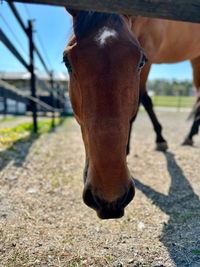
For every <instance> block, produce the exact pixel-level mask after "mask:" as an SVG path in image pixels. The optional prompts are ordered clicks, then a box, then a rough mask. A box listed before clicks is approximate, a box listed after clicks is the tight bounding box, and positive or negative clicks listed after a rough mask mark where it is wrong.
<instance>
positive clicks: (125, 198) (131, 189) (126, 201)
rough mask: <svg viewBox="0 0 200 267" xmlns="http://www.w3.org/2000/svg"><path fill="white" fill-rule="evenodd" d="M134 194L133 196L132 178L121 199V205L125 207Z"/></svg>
mask: <svg viewBox="0 0 200 267" xmlns="http://www.w3.org/2000/svg"><path fill="white" fill-rule="evenodd" d="M134 196H135V185H134V182H133V180H132V181H131V183H130V187H129V190H128V192H127V193H126V195H125V196H124V197H123V199H122V201H121V205H122V206H123V207H126V206H127V205H128V204H129V203H130V202H131V200H132V199H133V198H134Z"/></svg>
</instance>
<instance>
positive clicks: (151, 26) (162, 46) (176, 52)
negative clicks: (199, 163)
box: [128, 17, 200, 150]
mask: <svg viewBox="0 0 200 267" xmlns="http://www.w3.org/2000/svg"><path fill="white" fill-rule="evenodd" d="M130 21H131V23H132V26H131V30H132V32H134V34H135V35H136V37H137V39H138V41H139V42H140V44H141V46H142V47H143V49H144V51H145V53H146V54H147V58H148V63H147V64H146V65H145V67H144V68H143V70H142V72H141V81H140V101H141V103H142V104H143V105H144V107H145V109H146V111H147V113H148V114H149V117H150V119H151V121H152V123H153V126H154V130H155V132H156V143H157V149H158V150H166V149H167V142H166V141H165V139H164V138H163V136H162V133H161V131H162V127H161V125H160V123H159V122H158V119H157V117H156V115H155V113H154V110H153V105H152V101H151V99H150V97H149V96H148V94H147V91H146V81H147V78H148V74H149V71H150V67H151V64H152V63H157V64H159V63H176V62H180V61H184V60H190V61H191V65H192V68H193V80H194V85H195V87H196V90H197V102H196V105H195V108H194V112H193V114H194V121H193V124H192V127H191V130H190V132H189V133H188V135H187V136H186V138H185V140H184V142H183V145H192V144H193V136H194V135H195V134H197V133H198V131H199V125H200V24H195V23H187V22H177V21H168V20H162V19H152V18H145V17H130ZM128 149H129V146H128Z"/></svg>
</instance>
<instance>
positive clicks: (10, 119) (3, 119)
mask: <svg viewBox="0 0 200 267" xmlns="http://www.w3.org/2000/svg"><path fill="white" fill-rule="evenodd" d="M14 120H16V118H15V117H14V116H8V117H4V118H1V119H0V123H1V122H10V121H14Z"/></svg>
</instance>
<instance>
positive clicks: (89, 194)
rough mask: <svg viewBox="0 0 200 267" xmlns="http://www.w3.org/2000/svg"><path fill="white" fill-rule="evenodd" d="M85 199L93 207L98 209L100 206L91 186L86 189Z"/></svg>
mask: <svg viewBox="0 0 200 267" xmlns="http://www.w3.org/2000/svg"><path fill="white" fill-rule="evenodd" d="M83 201H84V203H85V204H86V205H87V206H89V207H90V208H92V209H98V207H99V206H98V204H97V202H96V201H95V198H94V197H93V195H92V192H91V190H90V188H87V189H86V190H84V192H83Z"/></svg>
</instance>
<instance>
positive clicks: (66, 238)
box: [0, 112, 200, 267]
mask: <svg viewBox="0 0 200 267" xmlns="http://www.w3.org/2000/svg"><path fill="white" fill-rule="evenodd" d="M158 115H159V118H160V120H161V121H162V123H163V125H164V129H165V130H164V135H165V137H166V138H167V140H168V143H169V146H170V148H169V151H168V152H167V153H165V154H163V153H161V152H157V151H155V150H154V133H153V130H152V126H151V124H150V122H149V119H148V118H147V115H146V113H144V112H141V113H140V114H139V117H138V118H137V121H136V124H135V126H134V134H133V138H132V146H131V148H132V149H131V154H130V156H129V157H128V165H129V167H130V170H131V172H132V174H133V176H134V178H135V182H136V187H137V189H136V196H135V199H134V201H132V202H131V204H130V205H129V206H128V207H127V209H126V213H125V216H124V217H123V218H121V219H119V220H108V221H101V220H100V219H98V218H97V216H96V213H95V212H94V211H93V210H91V209H90V208H88V207H87V206H85V205H84V204H83V202H82V189H83V182H82V170H83V166H84V149H83V144H82V140H81V135H80V130H79V127H78V126H77V124H76V123H75V121H74V120H73V119H69V120H68V121H67V122H66V123H64V125H62V126H60V127H59V128H57V130H56V131H55V132H52V133H49V134H44V135H42V136H40V137H38V138H35V139H32V140H29V141H28V142H26V143H20V144H19V143H17V144H16V145H14V146H13V147H12V148H11V149H8V150H7V151H2V152H0V157H1V159H0V267H3V266H6V267H18V266H19V267H21V266H26V267H28V266H34V267H38V266H42V267H43V266H44V267H45V266H64V267H65V266H67V267H76V266H85V267H88V266H95V267H101V266H104V267H105V266H112V267H114V266H115V267H120V266H132V267H133V266H135V267H139V266H144V267H172V266H180V267H186V266H191V267H199V266H200V137H199V136H198V137H196V138H195V141H196V142H195V147H193V148H191V147H182V146H180V143H181V142H182V140H183V138H184V137H185V134H186V132H187V131H188V129H189V127H190V124H191V122H186V118H187V114H186V113H174V112H171V113H166V112H159V113H158Z"/></svg>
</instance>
